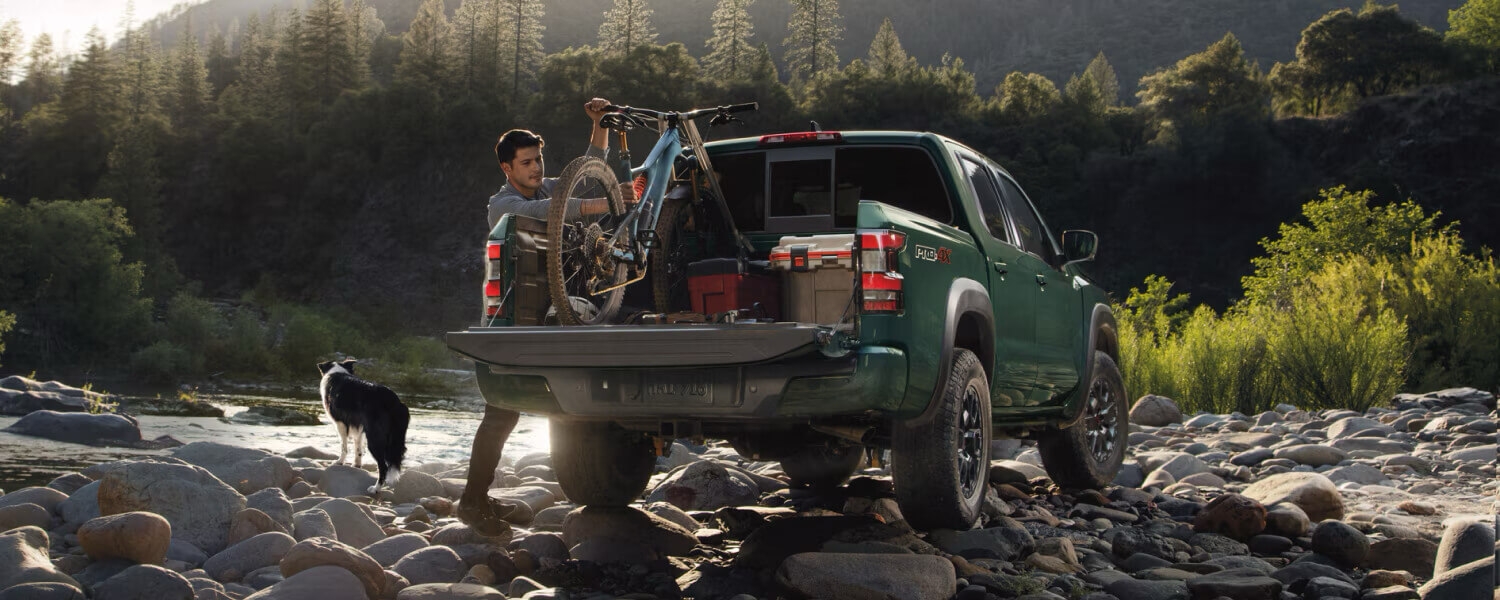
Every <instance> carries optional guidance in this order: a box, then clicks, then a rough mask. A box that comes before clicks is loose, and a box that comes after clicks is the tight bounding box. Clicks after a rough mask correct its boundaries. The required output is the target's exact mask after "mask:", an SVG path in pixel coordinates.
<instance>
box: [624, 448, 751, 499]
mask: <svg viewBox="0 0 1500 600" xmlns="http://www.w3.org/2000/svg"><path fill="white" fill-rule="evenodd" d="M646 500H647V501H648V502H663V501H665V502H670V503H672V504H673V505H675V506H677V507H678V508H681V509H683V510H716V509H719V508H723V507H725V506H744V505H754V504H756V503H757V502H758V501H759V500H760V488H759V487H758V486H757V485H756V484H755V482H754V480H752V479H751V478H749V477H747V476H745V475H743V474H741V473H738V472H735V471H731V470H729V469H726V468H724V466H723V465H720V464H719V463H716V462H714V461H711V460H700V461H698V462H695V463H693V464H691V465H688V466H687V467H685V468H683V469H682V470H681V471H678V472H676V473H674V474H672V475H670V476H668V477H667V478H666V479H665V480H663V481H662V482H661V484H660V485H658V486H656V489H654V490H652V491H651V493H650V495H648V496H647V498H646Z"/></svg>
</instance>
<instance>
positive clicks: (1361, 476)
mask: <svg viewBox="0 0 1500 600" xmlns="http://www.w3.org/2000/svg"><path fill="white" fill-rule="evenodd" d="M1323 476H1325V477H1327V478H1328V479H1329V480H1330V481H1334V482H1342V481H1352V482H1354V483H1358V484H1361V485H1376V484H1379V483H1380V482H1382V481H1385V480H1387V479H1390V477H1388V476H1386V474H1385V473H1381V472H1380V469H1377V468H1375V467H1372V466H1370V465H1367V464H1363V463H1356V464H1352V465H1346V466H1342V467H1335V468H1332V469H1329V470H1328V471H1326V472H1324V473H1323Z"/></svg>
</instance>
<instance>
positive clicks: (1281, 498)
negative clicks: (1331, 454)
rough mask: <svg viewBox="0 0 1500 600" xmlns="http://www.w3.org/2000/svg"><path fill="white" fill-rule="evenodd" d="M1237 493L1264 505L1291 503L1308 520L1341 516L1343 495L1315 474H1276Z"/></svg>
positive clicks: (1322, 477) (1326, 479)
mask: <svg viewBox="0 0 1500 600" xmlns="http://www.w3.org/2000/svg"><path fill="white" fill-rule="evenodd" d="M1241 493H1242V494H1244V495H1245V496H1246V497H1249V498H1251V499H1253V500H1256V501H1259V502H1260V503H1261V504H1263V505H1266V506H1271V505H1273V504H1276V503H1278V502H1288V503H1291V504H1295V505H1297V507H1298V508H1300V509H1302V512H1304V513H1306V515H1307V517H1308V518H1309V519H1310V520H1312V521H1322V520H1324V519H1341V518H1343V517H1344V498H1343V496H1340V495H1339V491H1338V488H1336V487H1334V485H1333V482H1332V481H1329V480H1328V478H1327V477H1324V476H1322V475H1320V474H1318V473H1297V472H1292V473H1279V474H1276V475H1272V476H1270V477H1266V478H1264V479H1261V480H1260V481H1257V482H1255V483H1253V484H1251V485H1250V487H1247V488H1245V490H1244V491H1243V492H1241ZM1267 519H1268V520H1269V519H1270V515H1269V511H1268V514H1267ZM1283 535H1285V534H1283ZM1288 537H1292V536H1288Z"/></svg>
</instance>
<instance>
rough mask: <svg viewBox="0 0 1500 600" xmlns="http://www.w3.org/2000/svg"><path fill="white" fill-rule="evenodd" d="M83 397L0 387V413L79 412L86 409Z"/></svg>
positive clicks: (16, 415)
mask: <svg viewBox="0 0 1500 600" xmlns="http://www.w3.org/2000/svg"><path fill="white" fill-rule="evenodd" d="M88 405H89V402H88V400H87V399H85V398H79V397H76V396H65V395H63V394H58V393H56V392H45V391H24V390H17V389H12V388H8V387H6V388H0V415H8V416H13V417H20V416H25V415H29V414H31V413H33V412H37V411H43V410H45V411H51V412H62V413H81V412H87V411H88Z"/></svg>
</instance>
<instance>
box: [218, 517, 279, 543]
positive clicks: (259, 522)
mask: <svg viewBox="0 0 1500 600" xmlns="http://www.w3.org/2000/svg"><path fill="white" fill-rule="evenodd" d="M273 531H275V532H280V533H286V534H290V533H291V532H290V531H289V530H287V529H286V528H283V527H282V526H281V524H280V523H277V522H276V521H275V520H273V519H272V518H271V517H270V516H268V515H267V514H266V513H263V512H260V511H258V510H256V509H253V508H247V509H245V510H242V511H240V512H238V513H236V514H235V515H234V521H233V522H231V524H230V525H229V538H228V539H227V540H226V541H225V543H226V544H228V545H230V546H233V545H235V544H238V543H240V542H243V541H245V540H248V539H250V538H253V537H255V536H257V535H260V534H262V533H269V532H273ZM289 537H290V536H289Z"/></svg>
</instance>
